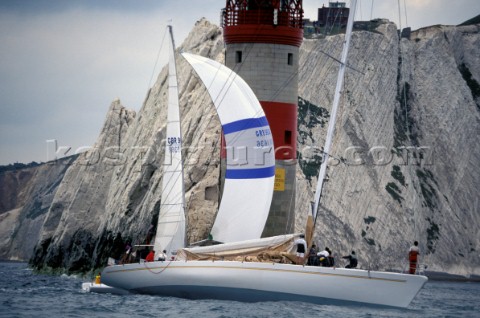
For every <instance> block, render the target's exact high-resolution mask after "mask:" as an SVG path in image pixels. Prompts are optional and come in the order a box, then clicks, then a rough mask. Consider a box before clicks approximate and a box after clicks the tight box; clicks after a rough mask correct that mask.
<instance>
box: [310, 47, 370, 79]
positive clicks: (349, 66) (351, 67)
mask: <svg viewBox="0 0 480 318" xmlns="http://www.w3.org/2000/svg"><path fill="white" fill-rule="evenodd" d="M318 51H319V52H320V53H323V54H325V55H326V56H328V57H329V58H331V59H333V60H335V61H337V62H338V63H340V64H343V63H342V61H340V60H339V59H338V58H336V57H334V56H332V55H330V54H328V53H327V52H325V51H322V50H318ZM345 67H346V68H349V69H351V70H353V71H355V72H358V73H360V74H362V75H365V73H363V72H362V71H360V70H358V69H356V68H354V67H353V66H351V65H350V64H349V63H347V64H345Z"/></svg>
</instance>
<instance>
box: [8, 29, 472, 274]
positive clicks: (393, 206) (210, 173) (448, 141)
mask: <svg viewBox="0 0 480 318" xmlns="http://www.w3.org/2000/svg"><path fill="white" fill-rule="evenodd" d="M479 41H480V33H479V26H478V25H473V26H472V25H471V26H462V27H449V26H435V27H430V28H425V29H421V30H417V31H414V32H412V33H411V34H410V38H409V39H408V38H403V39H399V37H398V32H397V30H396V26H395V25H394V24H392V23H389V22H388V21H376V22H374V23H371V24H368V23H367V24H362V28H361V30H360V29H358V30H356V32H354V33H353V36H352V44H351V49H350V54H349V62H348V64H349V69H348V71H347V74H346V78H345V87H344V89H343V94H342V96H343V97H342V100H341V107H340V112H339V114H338V118H337V126H336V127H337V129H336V134H335V139H334V147H333V150H332V153H331V156H332V158H331V162H330V163H329V168H328V173H327V175H328V182H326V184H325V187H324V192H323V194H322V200H321V206H320V211H319V214H318V219H317V225H316V232H315V241H316V242H317V244H319V245H321V246H323V245H327V246H329V247H330V248H331V249H333V250H334V252H335V254H336V255H337V256H341V254H342V253H348V252H349V251H350V250H351V249H355V250H356V251H357V254H359V258H360V266H361V267H363V268H372V269H377V268H378V269H385V268H387V269H388V268H390V269H396V270H402V269H403V268H404V267H405V265H406V255H405V254H406V250H407V249H408V247H409V246H410V245H411V243H412V241H413V240H418V241H419V242H420V247H421V251H422V254H421V256H422V262H425V263H426V264H428V265H429V269H433V270H437V271H443V272H449V273H455V274H463V275H465V274H477V275H478V274H480V266H479V264H480V259H479V258H480V257H479V253H478V251H479V250H480V239H479V238H478V235H476V229H477V228H478V227H479V225H480V219H479V218H480V214H479V202H478V194H477V192H478V191H476V188H477V187H478V186H479V185H480V174H479V173H478V168H477V166H478V165H479V164H480V148H479V147H480V146H479V145H480V142H479V136H480V134H479V116H480V108H479V106H478V105H479V94H480V93H479V92H478V83H479V82H480V61H479V56H480V52H479V50H480V45H479ZM342 42H343V36H342V35H336V36H330V37H327V38H325V39H315V40H305V42H304V44H303V46H302V48H301V56H300V76H299V79H300V83H299V84H300V85H299V88H300V91H299V95H300V99H299V101H300V102H299V134H298V150H299V162H298V163H299V164H298V169H297V180H298V181H297V198H296V202H297V219H296V230H297V231H303V230H304V226H305V220H306V216H307V214H308V213H309V210H310V203H309V202H310V201H311V200H312V199H313V191H314V188H315V186H316V181H317V180H316V178H317V174H318V169H319V165H320V161H321V160H320V158H321V150H322V146H323V143H324V138H325V134H326V127H327V124H328V121H329V116H330V108H331V104H332V99H333V92H334V88H335V84H336V79H337V70H338V64H337V62H336V61H335V60H334V59H332V58H331V56H340V51H341V45H342ZM182 49H183V50H185V51H189V52H193V53H197V54H201V55H204V56H208V57H210V58H213V59H216V60H218V61H220V62H223V58H224V51H223V41H222V34H221V29H219V28H218V27H217V26H215V25H212V24H210V23H209V22H207V21H205V20H201V21H198V22H197V24H196V25H195V27H194V29H193V31H192V32H191V34H190V35H189V37H188V38H187V40H186V41H185V42H184V43H183V45H182V47H180V48H179V50H182ZM177 64H178V74H179V90H180V96H181V98H180V107H181V115H182V129H183V139H184V145H188V147H187V148H185V149H184V151H183V153H184V158H185V163H186V164H185V182H186V186H185V188H186V191H187V193H186V201H187V209H188V216H187V218H188V220H187V223H188V231H187V236H188V238H187V239H188V241H189V242H195V241H197V240H200V239H204V238H205V237H206V236H207V234H208V232H209V229H210V227H211V225H212V223H213V218H214V216H215V213H216V209H217V207H218V197H219V189H218V185H219V165H220V161H219V147H220V145H219V134H220V125H219V122H218V120H217V118H216V115H215V112H214V109H213V107H212V104H211V102H210V98H209V96H208V95H207V94H206V92H205V88H204V87H203V85H202V84H200V83H199V81H198V80H197V78H196V76H195V75H194V73H193V71H192V70H191V68H190V67H188V66H187V65H186V62H185V61H183V60H182V58H181V57H178V58H177ZM166 81H167V71H166V69H164V70H162V72H161V73H160V75H159V76H158V80H157V82H156V84H155V85H154V86H153V87H152V88H151V89H150V90H149V92H148V94H147V98H146V99H145V102H144V105H143V107H142V109H141V110H140V111H139V113H138V115H137V116H136V117H135V118H133V114H131V113H130V112H128V111H127V110H125V109H124V108H123V107H121V106H120V105H119V102H114V103H113V104H112V107H111V109H110V111H109V114H108V116H107V121H106V124H105V127H104V129H103V131H102V134H101V135H100V137H99V141H97V144H96V146H95V147H94V149H93V150H91V151H89V152H87V153H85V154H82V155H81V156H80V157H79V158H78V159H77V160H76V161H75V163H74V164H72V165H71V166H70V167H69V168H68V171H67V172H66V174H65V177H64V178H63V180H62V182H61V184H60V186H59V187H58V189H57V190H56V193H55V196H54V198H53V202H52V204H51V205H50V206H49V208H48V210H47V212H45V213H44V214H43V219H42V220H43V221H42V224H41V229H39V232H38V233H39V236H38V244H37V245H36V248H35V253H34V256H33V257H32V260H31V261H32V264H34V266H36V267H37V268H62V269H64V270H67V271H70V272H72V271H88V270H90V269H93V268H98V267H102V266H104V265H105V264H106V259H107V257H109V256H114V257H115V256H116V257H118V256H119V255H120V253H121V252H122V248H123V245H124V243H125V242H126V241H131V242H134V243H143V242H145V240H146V239H147V236H149V238H151V236H152V234H155V233H149V229H150V226H151V224H156V220H157V218H158V213H159V207H160V204H161V195H162V193H161V181H162V172H161V171H162V169H161V168H162V163H163V160H164V158H163V149H162V148H163V143H162V140H163V138H164V136H165V118H166V103H167V87H166ZM12 213H14V211H12ZM17 213H18V212H17ZM39 220H40V219H39ZM10 222H11V223H12V224H13V223H15V221H10ZM1 224H2V226H3V224H7V223H4V222H2V223H1ZM0 230H2V228H1V227H0ZM0 232H1V233H4V232H3V231H0ZM17 240H18V238H17ZM5 255H7V254H5ZM340 265H341V264H340Z"/></svg>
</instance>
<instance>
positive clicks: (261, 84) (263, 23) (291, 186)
mask: <svg viewBox="0 0 480 318" xmlns="http://www.w3.org/2000/svg"><path fill="white" fill-rule="evenodd" d="M302 19H303V8H302V0H227V2H226V7H225V9H223V11H222V27H223V35H224V41H225V45H226V53H225V64H226V66H228V67H229V68H231V69H233V70H234V71H235V72H236V73H237V74H239V75H240V76H241V77H242V78H243V79H244V80H245V81H246V82H247V83H248V84H249V85H250V87H251V88H252V90H253V91H254V93H255V95H256V96H257V98H258V100H259V101H260V104H261V105H262V108H263V110H264V112H265V114H266V117H267V120H268V123H269V125H270V129H271V132H272V135H273V142H274V145H275V149H274V150H275V191H274V194H273V199H272V204H271V207H270V212H269V216H268V219H267V223H266V225H265V229H264V232H263V234H262V236H264V237H266V236H273V235H280V234H285V233H293V231H294V225H295V193H296V190H295V188H296V181H295V180H296V178H295V171H296V162H297V160H296V159H297V146H296V142H297V107H298V58H299V48H300V45H301V44H302V40H303V24H302ZM246 199H248V198H246Z"/></svg>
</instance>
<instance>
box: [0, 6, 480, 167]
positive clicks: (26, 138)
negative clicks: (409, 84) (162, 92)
mask: <svg viewBox="0 0 480 318" xmlns="http://www.w3.org/2000/svg"><path fill="white" fill-rule="evenodd" d="M358 1H359V8H360V9H361V10H359V11H358V13H357V16H356V19H357V20H369V19H371V18H378V17H382V18H388V19H390V20H391V21H394V22H395V23H397V25H398V24H399V14H398V3H399V2H400V4H401V21H400V22H401V25H402V26H403V27H405V26H406V25H407V21H408V26H411V27H412V28H413V29H417V28H420V27H423V26H428V25H433V24H459V23H461V22H463V21H465V20H467V19H469V18H472V17H473V16H475V15H477V14H479V13H480V1H479V0H455V1H453V0H358ZM225 2H226V1H225V0H172V1H166V0H83V1H81V0H68V1H66V0H0V45H1V49H0V164H8V163H13V162H24V163H27V162H31V161H37V162H41V161H47V159H49V158H48V157H47V146H48V145H47V142H46V141H47V140H51V139H56V140H58V145H59V146H71V147H72V150H71V152H70V154H73V153H74V152H75V150H77V149H80V148H81V147H88V146H92V145H93V144H94V142H95V140H96V138H97V136H98V134H99V132H100V129H101V128H102V125H103V122H104V120H105V115H106V112H107V110H108V107H109V106H110V103H111V101H112V100H114V99H115V98H116V97H118V98H120V100H121V101H122V104H123V105H124V106H126V107H128V108H130V109H134V110H137V111H138V110H139V109H140V107H141V104H142V102H143V99H144V98H145V94H146V92H147V89H148V87H149V85H150V86H151V85H153V83H152V82H151V81H150V79H151V77H152V73H153V74H154V79H155V78H156V76H157V75H158V71H159V67H157V69H156V70H154V65H155V61H156V57H157V53H158V51H159V49H160V46H161V42H162V38H163V35H164V30H165V26H166V23H167V21H168V20H169V19H173V26H174V34H175V37H176V42H177V45H179V44H181V42H182V41H183V39H184V38H185V37H186V35H187V34H188V32H189V31H190V30H191V29H192V27H193V25H194V24H195V22H196V21H198V20H199V19H200V18H202V17H206V18H207V19H209V20H210V21H211V22H213V23H215V24H218V23H219V17H220V9H221V8H223V7H224V6H225ZM327 2H328V1H319V0H304V10H305V17H307V18H310V19H312V20H316V14H317V13H316V12H317V8H319V7H321V6H322V5H323V4H326V3H327ZM347 3H350V1H347ZM372 4H373V6H372ZM405 8H406V14H405ZM159 63H160V66H162V65H164V64H165V63H166V60H165V59H161V61H160V62H159ZM49 147H50V152H51V150H52V149H53V145H52V144H50V146H49ZM50 158H51V157H50Z"/></svg>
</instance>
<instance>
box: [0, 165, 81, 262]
mask: <svg viewBox="0 0 480 318" xmlns="http://www.w3.org/2000/svg"><path fill="white" fill-rule="evenodd" d="M76 158H77V156H71V157H67V158H64V159H60V160H57V161H52V162H49V163H46V164H41V165H32V166H28V167H21V168H19V169H9V170H8V171H3V172H1V173H0V193H1V198H2V209H1V210H0V259H10V260H22V261H25V260H28V259H29V258H30V257H31V256H32V251H33V248H34V247H35V245H36V244H37V243H38V241H39V238H40V235H41V230H42V224H43V221H44V220H45V216H46V214H47V212H48V209H49V207H50V205H51V204H52V201H53V198H54V196H55V193H56V191H57V189H58V186H59V185H60V182H61V181H62V179H63V176H64V175H65V172H66V170H67V168H68V167H69V165H70V164H72V162H74V161H75V159H76Z"/></svg>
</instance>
